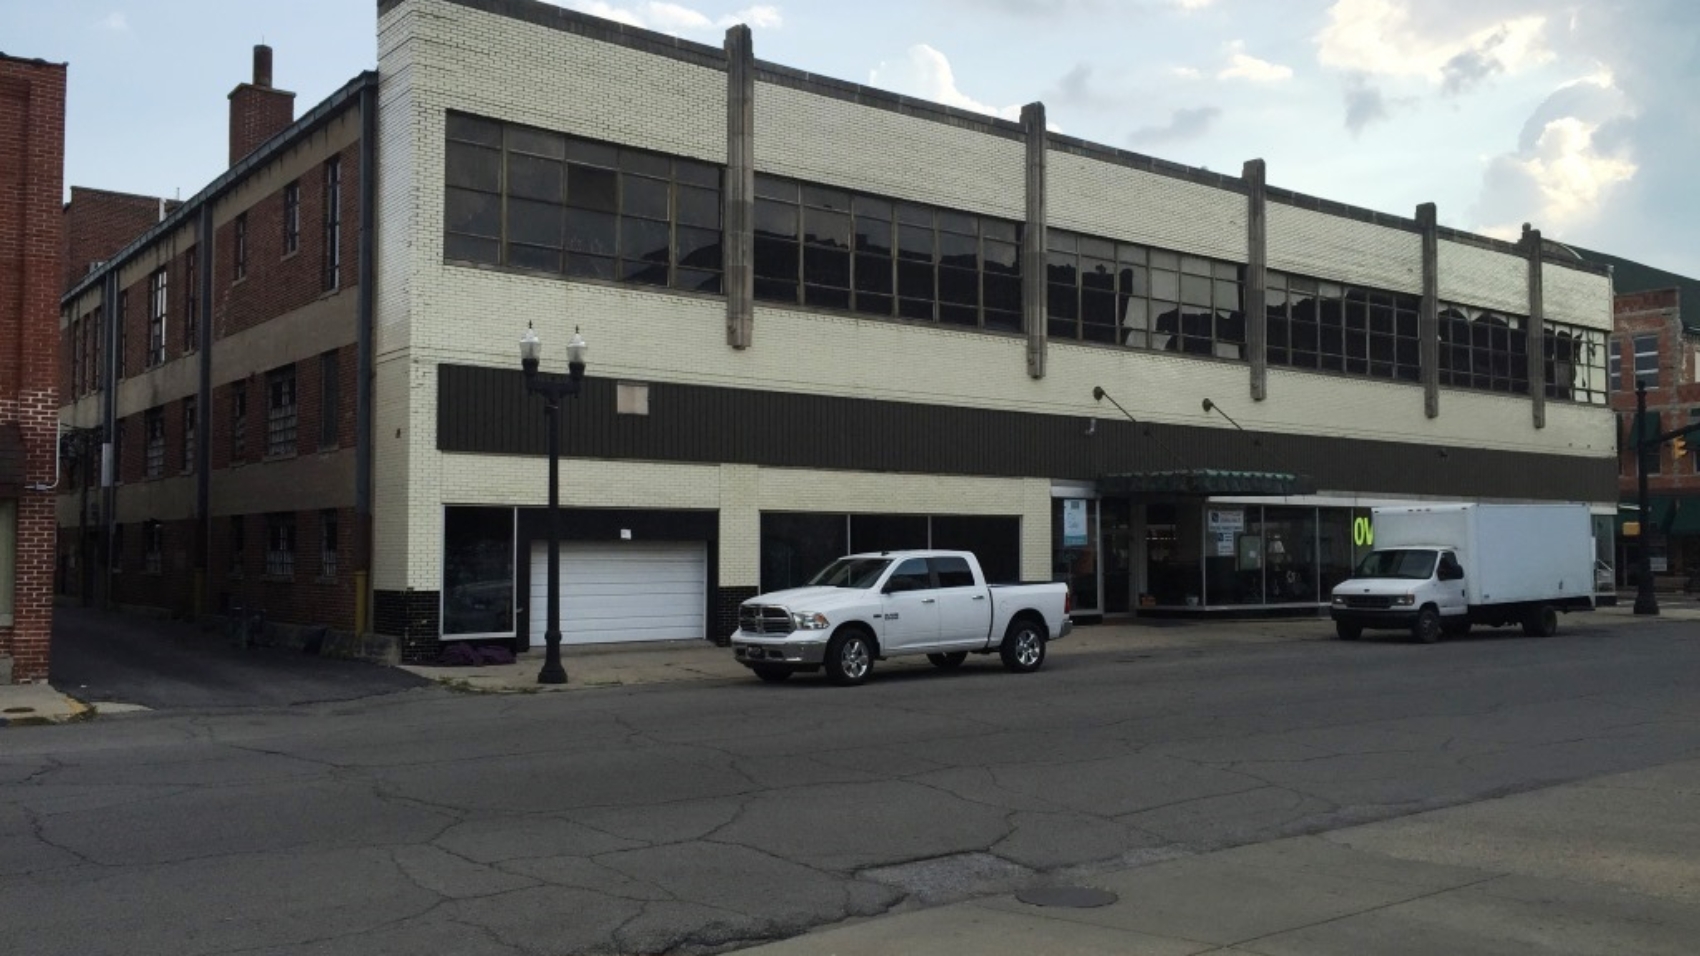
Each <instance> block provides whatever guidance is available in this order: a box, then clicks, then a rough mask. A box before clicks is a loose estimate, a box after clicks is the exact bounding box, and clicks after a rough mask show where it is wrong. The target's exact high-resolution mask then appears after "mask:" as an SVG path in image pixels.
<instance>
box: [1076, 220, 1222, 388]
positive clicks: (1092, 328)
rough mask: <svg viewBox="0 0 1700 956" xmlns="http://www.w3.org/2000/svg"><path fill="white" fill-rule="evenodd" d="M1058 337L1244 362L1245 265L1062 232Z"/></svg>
mask: <svg viewBox="0 0 1700 956" xmlns="http://www.w3.org/2000/svg"><path fill="white" fill-rule="evenodd" d="M1046 243H1047V245H1048V246H1049V248H1048V249H1047V251H1046V253H1045V303H1046V310H1047V312H1048V313H1049V326H1048V331H1049V335H1050V336H1051V338H1054V339H1072V340H1077V341H1083V342H1102V343H1106V344H1110V345H1126V346H1128V347H1130V348H1139V349H1154V350H1157V351H1165V352H1184V353H1186V354H1189V355H1204V356H1213V357H1215V358H1226V359H1235V360H1244V359H1245V341H1246V333H1245V310H1244V308H1245V307H1244V304H1243V294H1244V288H1245V283H1244V271H1245V267H1244V266H1241V265H1236V264H1235V263H1231V262H1220V261H1217V260H1213V259H1206V258H1203V257H1201V256H1187V255H1181V254H1180V253H1178V252H1171V251H1169V250H1165V249H1152V248H1150V247H1148V246H1142V245H1139V244H1137V243H1130V242H1115V241H1112V240H1109V239H1101V238H1097V237H1094V236H1085V235H1080V234H1078V233H1073V232H1068V231H1066V230H1061V229H1053V230H1050V232H1049V233H1048V235H1047V237H1046Z"/></svg>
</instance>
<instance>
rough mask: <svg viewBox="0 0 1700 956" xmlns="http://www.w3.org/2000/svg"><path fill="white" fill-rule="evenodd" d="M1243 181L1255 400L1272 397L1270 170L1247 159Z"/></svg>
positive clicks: (1247, 330) (1247, 319) (1248, 342)
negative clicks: (1267, 211) (1266, 209)
mask: <svg viewBox="0 0 1700 956" xmlns="http://www.w3.org/2000/svg"><path fill="white" fill-rule="evenodd" d="M1240 178H1241V179H1243V180H1245V184H1246V217H1245V222H1246V269H1245V285H1244V288H1245V301H1244V302H1243V303H1242V307H1243V309H1244V311H1245V345H1246V357H1247V358H1248V359H1250V360H1251V397H1252V400H1253V401H1258V402H1261V401H1263V400H1264V399H1265V398H1267V397H1268V396H1269V312H1268V309H1266V308H1265V302H1266V299H1267V296H1266V294H1265V290H1266V289H1267V288H1268V286H1267V284H1266V283H1265V281H1264V280H1265V274H1266V273H1267V272H1268V269H1269V229H1268V224H1267V221H1266V219H1265V217H1264V204H1265V202H1266V201H1267V198H1268V197H1267V190H1266V188H1265V187H1266V186H1267V184H1268V168H1267V166H1266V165H1265V164H1264V162H1263V160H1261V159H1251V160H1247V161H1246V164H1245V167H1244V170H1243V171H1242V172H1241V173H1240Z"/></svg>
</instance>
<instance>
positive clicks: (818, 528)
mask: <svg viewBox="0 0 1700 956" xmlns="http://www.w3.org/2000/svg"><path fill="white" fill-rule="evenodd" d="M848 532H849V520H848V519H847V518H846V516H844V515H842V514H786V513H776V512H765V513H763V514H762V516H761V588H762V590H763V591H780V590H784V589H785V588H793V587H798V586H800V585H802V584H804V583H806V582H807V581H808V580H809V578H811V577H813V576H814V574H815V572H817V571H819V570H820V569H821V568H824V567H826V566H827V565H828V564H831V563H832V562H833V561H835V560H837V559H838V558H840V557H842V556H844V555H845V554H847V553H849V550H850V544H849V539H848Z"/></svg>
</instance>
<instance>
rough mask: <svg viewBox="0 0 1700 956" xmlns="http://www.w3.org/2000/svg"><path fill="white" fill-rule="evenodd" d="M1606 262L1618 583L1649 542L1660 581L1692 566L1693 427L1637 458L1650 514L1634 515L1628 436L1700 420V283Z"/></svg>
mask: <svg viewBox="0 0 1700 956" xmlns="http://www.w3.org/2000/svg"><path fill="white" fill-rule="evenodd" d="M1585 255H1586V256H1587V257H1589V258H1593V259H1596V260H1598V261H1606V262H1609V263H1611V265H1612V267H1613V272H1612V278H1613V286H1614V290H1615V292H1616V295H1615V297H1614V300H1613V313H1614V320H1613V321H1614V326H1615V334H1614V336H1613V339H1612V342H1611V354H1610V381H1611V405H1612V408H1613V409H1614V410H1615V411H1616V412H1617V413H1618V419H1619V422H1620V423H1621V427H1620V430H1619V431H1620V434H1621V436H1622V453H1621V454H1620V455H1619V461H1618V486H1619V491H1620V498H1621V501H1622V502H1623V505H1622V515H1623V520H1622V521H1621V522H1620V527H1622V528H1623V533H1622V534H1621V535H1620V539H1619V547H1618V562H1617V566H1618V568H1619V580H1620V581H1622V582H1625V583H1627V582H1628V581H1629V579H1630V577H1631V576H1632V574H1633V572H1634V571H1635V568H1636V565H1637V562H1638V560H1639V556H1640V552H1639V547H1640V543H1641V542H1642V541H1643V540H1645V541H1647V542H1648V547H1649V549H1650V551H1649V557H1650V559H1651V563H1652V569H1653V573H1654V575H1655V576H1656V578H1657V579H1659V580H1661V582H1662V583H1668V584H1671V585H1677V584H1681V583H1683V582H1686V581H1687V580H1688V579H1689V578H1690V577H1692V576H1693V575H1695V574H1696V573H1697V572H1700V432H1697V433H1695V434H1692V435H1689V436H1686V437H1685V438H1683V439H1680V440H1676V441H1669V442H1665V443H1663V444H1662V445H1660V446H1659V448H1658V449H1657V451H1656V452H1655V453H1650V454H1648V455H1647V458H1646V467H1647V490H1648V498H1649V501H1648V505H1649V510H1650V513H1649V514H1648V515H1647V516H1646V517H1645V520H1640V521H1638V520H1636V519H1637V518H1638V517H1640V514H1639V502H1638V498H1639V495H1638V487H1637V486H1638V482H1639V473H1638V471H1637V469H1636V456H1635V442H1636V437H1637V435H1639V434H1642V433H1646V434H1662V433H1666V432H1670V431H1672V430H1675V429H1678V428H1682V427H1685V426H1688V425H1694V424H1700V281H1696V280H1694V279H1690V278H1687V277H1685V276H1680V275H1677V274H1675V273H1669V272H1664V271H1662V270H1658V269H1652V268H1649V267H1647V266H1644V265H1641V264H1639V263H1634V262H1629V261H1627V260H1622V259H1616V258H1614V257H1611V256H1604V255H1600V254H1598V253H1585ZM1638 381H1645V382H1646V383H1647V420H1646V421H1645V422H1637V421H1636V419H1635V391H1636V383H1637V382H1638Z"/></svg>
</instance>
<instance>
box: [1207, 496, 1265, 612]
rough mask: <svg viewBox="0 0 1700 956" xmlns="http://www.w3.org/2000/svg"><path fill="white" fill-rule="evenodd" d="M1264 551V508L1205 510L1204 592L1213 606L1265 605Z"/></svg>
mask: <svg viewBox="0 0 1700 956" xmlns="http://www.w3.org/2000/svg"><path fill="white" fill-rule="evenodd" d="M1263 550H1264V543H1263V509H1262V508H1261V507H1259V506H1257V505H1216V504H1212V505H1210V506H1209V507H1207V508H1205V509H1204V574H1205V589H1204V590H1205V593H1206V594H1207V595H1209V600H1210V604H1211V605H1212V606H1220V605H1229V604H1262V603H1263V571H1264V564H1265V561H1264V555H1263Z"/></svg>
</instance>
